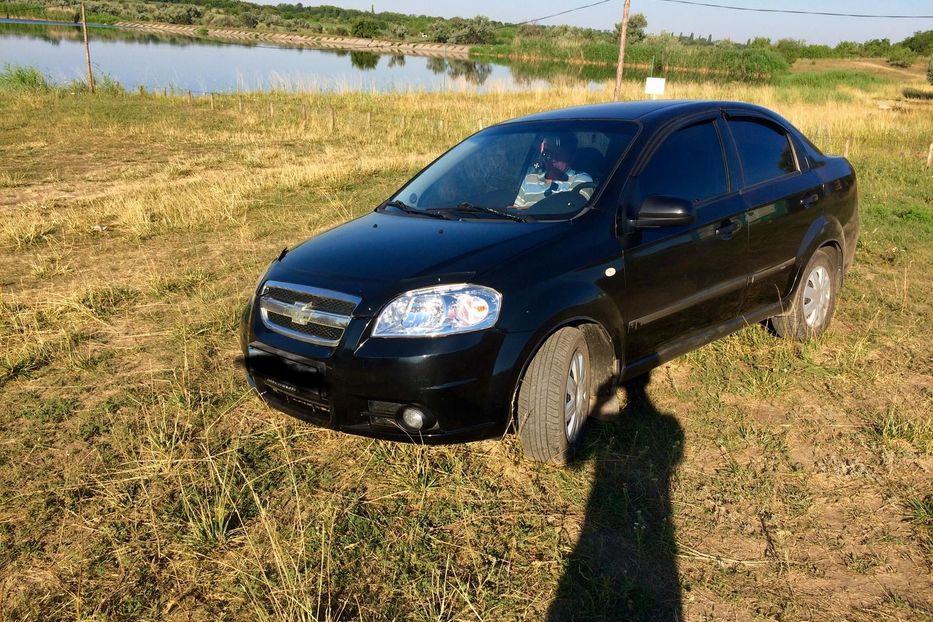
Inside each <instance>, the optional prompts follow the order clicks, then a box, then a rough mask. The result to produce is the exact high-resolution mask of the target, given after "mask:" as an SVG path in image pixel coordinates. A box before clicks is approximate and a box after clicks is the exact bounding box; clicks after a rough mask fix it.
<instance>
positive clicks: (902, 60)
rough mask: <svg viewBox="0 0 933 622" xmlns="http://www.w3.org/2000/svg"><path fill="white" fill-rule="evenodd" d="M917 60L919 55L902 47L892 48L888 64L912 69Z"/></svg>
mask: <svg viewBox="0 0 933 622" xmlns="http://www.w3.org/2000/svg"><path fill="white" fill-rule="evenodd" d="M915 60H917V53H916V52H914V51H913V50H911V49H910V48H907V47H904V46H902V45H895V46H892V47H891V50H890V51H889V52H888V64H889V65H894V66H895V67H910V66H911V65H913V64H914V61H915Z"/></svg>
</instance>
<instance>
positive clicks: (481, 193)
mask: <svg viewBox="0 0 933 622" xmlns="http://www.w3.org/2000/svg"><path fill="white" fill-rule="evenodd" d="M636 132H637V126H636V125H635V124H634V123H631V122H628V121H606V120H604V121H594V120H582V121H581V120H576V121H541V122H527V123H525V122H520V123H509V124H505V125H498V126H495V127H491V128H489V129H487V130H484V131H482V132H479V133H477V134H475V135H473V136H471V137H470V138H468V139H466V140H465V141H463V142H462V143H460V144H459V145H457V146H456V147H454V148H453V149H451V150H450V151H448V152H447V153H446V154H444V155H443V156H442V157H440V158H439V159H438V160H437V161H436V162H434V163H433V164H431V165H430V166H428V167H427V168H426V169H424V170H423V171H422V172H421V173H420V174H419V175H418V176H416V177H415V178H414V179H412V180H411V181H410V182H409V183H408V184H407V185H406V186H405V187H404V188H402V189H401V190H400V191H399V192H398V193H397V194H396V195H395V196H393V197H392V198H391V199H390V200H389V201H388V202H387V203H386V204H385V205H386V206H394V207H395V208H397V209H398V210H399V211H402V212H406V213H417V212H422V213H424V214H425V215H431V216H439V217H451V218H453V217H456V218H508V219H510V220H549V219H550V220H553V219H558V220H559V219H565V218H570V217H572V216H573V215H575V214H577V213H578V212H579V211H580V210H582V209H583V208H584V207H586V206H588V204H589V203H590V200H591V199H592V198H593V196H595V194H596V192H597V191H598V190H599V188H600V186H601V185H602V184H603V183H605V182H606V178H607V177H608V176H609V174H610V173H611V171H612V169H613V167H614V165H615V164H616V162H617V161H618V159H619V157H620V156H621V155H622V153H623V152H624V151H625V149H626V148H627V147H628V145H629V143H631V141H632V138H633V137H634V136H635V133H636Z"/></svg>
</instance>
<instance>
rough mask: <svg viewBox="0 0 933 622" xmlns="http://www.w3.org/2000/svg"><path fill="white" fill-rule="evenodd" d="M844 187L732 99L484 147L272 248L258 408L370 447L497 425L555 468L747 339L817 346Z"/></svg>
mask: <svg viewBox="0 0 933 622" xmlns="http://www.w3.org/2000/svg"><path fill="white" fill-rule="evenodd" d="M857 204H858V200H857V189H856V179H855V173H854V172H853V170H852V167H851V165H850V164H849V162H847V161H846V160H845V159H844V158H841V157H832V156H826V155H824V154H822V153H821V152H820V151H819V150H818V149H817V148H816V147H815V146H813V144H812V143H811V142H810V141H808V140H807V139H806V137H804V136H803V135H802V134H801V133H800V132H799V131H798V130H797V129H795V128H794V127H793V126H792V125H791V124H790V123H788V122H787V121H786V120H785V119H783V118H781V117H780V116H778V115H776V114H775V113H773V112H771V111H769V110H766V109H764V108H761V107H758V106H753V105H749V104H744V103H737V102H709V101H652V102H632V103H623V104H601V105H593V106H584V107H578V108H569V109H565V110H558V111H553V112H547V113H542V114H536V115H532V116H529V117H524V118H521V119H515V120H512V121H508V122H506V123H502V124H499V125H496V126H493V127H490V128H487V129H485V130H483V131H481V132H479V133H477V134H474V135H473V136H471V137H469V138H467V139H466V140H464V141H463V142H462V143H460V144H458V145H456V146H455V147H453V148H452V149H450V150H449V151H448V152H447V153H445V154H443V155H442V156H440V157H439V158H438V159H437V160H435V161H434V162H433V163H431V164H430V165H429V166H427V167H426V168H425V169H424V170H423V171H421V172H420V173H419V174H418V175H416V176H415V177H414V178H413V179H412V180H411V181H409V182H408V183H406V184H405V185H404V186H403V187H402V188H401V189H400V190H398V191H397V192H396V193H394V194H393V195H392V196H391V197H390V198H389V199H388V200H387V201H386V202H384V203H383V204H382V205H380V206H378V207H377V208H376V209H375V210H374V211H373V212H372V213H370V214H368V215H366V216H364V217H362V218H358V219H356V220H353V221H350V222H347V223H345V224H342V225H340V226H338V227H336V228H334V229H331V230H330V231H327V232H326V233H323V234H321V235H318V236H316V237H314V238H312V239H309V240H307V241H306V242H304V243H302V244H300V245H299V246H297V247H295V248H293V249H291V250H288V251H283V252H282V254H281V255H280V256H279V257H278V258H277V259H276V260H275V261H273V262H272V264H271V265H270V266H269V268H268V270H267V272H266V273H265V275H264V276H263V277H262V279H261V280H260V282H259V284H258V286H257V288H256V291H255V292H254V294H253V297H252V299H251V301H250V304H249V305H248V307H247V309H246V311H245V313H244V315H243V324H242V347H243V351H244V354H245V361H246V367H247V372H248V379H249V382H250V384H251V385H252V386H253V387H255V388H256V390H257V391H258V392H259V394H260V395H262V397H263V399H264V400H265V401H266V402H267V403H268V404H269V405H271V406H272V407H274V408H277V409H279V410H281V411H284V412H286V413H289V414H291V415H294V416H297V417H300V418H302V419H304V420H307V421H310V422H313V423H315V424H318V425H322V426H328V427H331V428H335V429H339V430H342V431H345V432H350V433H355V434H363V435H368V436H374V437H379V438H385V439H395V440H403V441H405V440H410V441H418V442H452V441H460V440H470V439H478V438H487V437H493V436H500V435H502V434H504V433H505V432H507V431H508V430H509V429H512V428H515V429H517V431H518V433H519V435H520V438H521V441H522V445H523V448H524V450H525V452H526V454H527V455H528V456H530V457H532V458H534V459H536V460H541V461H549V462H557V463H561V462H565V461H566V460H568V459H569V458H570V457H571V456H572V454H573V450H574V448H575V447H576V446H577V444H578V443H579V440H580V437H581V433H582V431H583V427H584V424H585V422H586V420H587V417H588V416H590V415H591V413H593V412H594V409H596V408H600V409H603V410H605V408H606V407H607V405H608V406H609V407H610V408H611V407H612V406H613V405H614V404H616V402H615V394H616V386H617V383H618V382H619V381H620V380H624V379H627V378H631V377H633V376H635V375H638V374H642V373H644V372H646V371H648V370H649V369H651V368H652V367H655V366H657V365H659V364H661V363H663V362H665V361H668V360H670V359H672V358H674V357H676V356H679V355H680V354H683V353H685V352H687V351H689V350H691V349H694V348H697V347H699V346H701V345H703V344H705V343H708V342H710V341H712V340H714V339H717V338H719V337H722V336H724V335H726V334H728V333H730V332H733V331H735V330H738V329H740V328H742V327H743V326H746V325H748V324H751V323H756V322H761V321H765V320H768V321H769V322H770V323H771V325H772V326H773V328H774V330H775V331H776V332H777V333H778V334H779V335H781V336H784V337H788V338H794V339H805V338H808V337H811V336H813V335H818V334H820V333H822V332H823V331H824V330H826V328H827V326H828V325H829V322H830V319H831V317H832V315H833V310H834V306H835V304H836V297H837V294H838V292H839V288H840V286H841V285H842V279H843V275H844V273H845V271H846V269H847V268H848V267H849V266H850V265H851V263H852V261H853V256H854V252H855V245H856V238H857V235H858V212H857Z"/></svg>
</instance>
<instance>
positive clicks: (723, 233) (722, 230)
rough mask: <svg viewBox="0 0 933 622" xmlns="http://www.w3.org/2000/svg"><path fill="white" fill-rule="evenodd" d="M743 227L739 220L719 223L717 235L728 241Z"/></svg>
mask: <svg viewBox="0 0 933 622" xmlns="http://www.w3.org/2000/svg"><path fill="white" fill-rule="evenodd" d="M740 227H741V225H740V224H739V221H738V220H733V219H731V218H730V219H728V220H724V221H722V222H721V223H719V226H718V227H716V235H718V236H719V237H721V238H723V239H724V240H728V239H729V238H731V237H732V234H733V233H735V232H736V231H738V230H739V228H740Z"/></svg>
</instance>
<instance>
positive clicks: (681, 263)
mask: <svg viewBox="0 0 933 622" xmlns="http://www.w3.org/2000/svg"><path fill="white" fill-rule="evenodd" d="M721 133H722V127H721V121H717V120H716V119H715V118H710V119H706V120H703V121H701V122H697V123H692V124H690V125H688V126H686V127H682V128H680V129H678V130H676V131H675V132H673V133H672V134H670V135H669V136H668V137H667V138H666V139H665V140H664V141H663V142H662V143H661V144H660V146H659V147H658V148H657V150H656V151H655V152H654V153H653V155H651V156H650V158H649V160H648V162H647V164H646V165H645V166H644V167H643V168H642V169H641V172H639V173H637V175H636V176H635V177H633V178H632V179H631V180H630V181H629V183H628V185H627V186H626V190H625V193H624V199H623V208H624V209H625V210H626V213H627V214H629V215H630V216H631V217H634V216H635V215H637V212H638V208H639V206H640V205H641V202H642V201H643V200H644V199H645V198H647V197H650V196H668V197H676V198H680V199H688V200H690V201H691V202H692V203H693V205H694V208H695V215H696V219H695V222H694V223H693V224H692V225H686V226H676V227H659V228H657V229H641V230H631V231H629V232H628V233H627V234H626V240H625V244H624V255H625V277H626V291H625V294H624V300H623V301H621V303H622V304H621V306H622V309H623V314H624V317H625V319H626V323H627V329H628V330H627V343H626V355H627V359H628V360H627V364H632V363H635V362H636V361H638V360H639V359H643V358H644V357H650V356H652V355H653V354H654V353H656V352H658V351H659V349H661V348H662V347H663V346H665V345H668V344H671V343H672V342H673V341H675V340H677V339H679V338H682V337H687V336H689V335H690V334H691V333H694V332H697V331H699V330H702V329H704V328H708V327H710V326H714V325H716V324H719V323H722V322H725V321H728V320H731V319H733V318H735V317H736V316H737V315H738V314H739V310H740V308H741V304H742V297H743V295H744V292H745V285H746V279H747V276H748V274H747V270H746V261H747V256H746V254H747V251H748V228H747V226H746V221H745V203H744V201H743V200H742V197H741V195H740V194H739V193H738V192H737V191H736V190H737V189H736V188H734V185H735V184H734V183H732V181H731V180H730V174H729V171H728V169H727V167H726V160H725V158H724V153H725V152H724V148H723V141H722V138H721Z"/></svg>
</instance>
